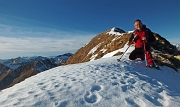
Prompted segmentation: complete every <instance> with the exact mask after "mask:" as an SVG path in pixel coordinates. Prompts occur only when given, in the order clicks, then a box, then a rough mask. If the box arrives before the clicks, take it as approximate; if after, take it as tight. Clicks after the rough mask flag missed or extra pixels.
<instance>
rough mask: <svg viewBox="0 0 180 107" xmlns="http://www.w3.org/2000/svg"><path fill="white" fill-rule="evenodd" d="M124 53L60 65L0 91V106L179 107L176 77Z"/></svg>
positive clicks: (178, 78) (174, 74) (178, 75)
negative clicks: (149, 67)
mask: <svg viewBox="0 0 180 107" xmlns="http://www.w3.org/2000/svg"><path fill="white" fill-rule="evenodd" d="M127 57H128V54H125V56H124V57H123V58H122V60H121V62H117V61H116V59H117V58H119V56H116V57H109V58H102V59H98V60H94V61H90V62H86V63H81V64H72V65H66V66H60V67H56V68H53V69H51V70H47V71H45V72H42V73H40V74H38V75H35V76H33V77H30V78H28V79H26V80H25V81H23V82H21V83H19V84H16V85H15V86H13V87H10V88H8V89H5V90H2V91H1V92H0V96H1V97H0V105H1V107H22V106H24V107H37V106H38V107H130V106H131V107H132V106H133V107H155V106H166V107H179V106H180V88H179V87H180V84H179V81H180V74H179V73H175V72H174V70H173V69H171V68H168V67H160V69H161V70H156V69H147V68H146V67H145V63H144V62H142V61H140V60H134V61H130V60H128V59H127Z"/></svg>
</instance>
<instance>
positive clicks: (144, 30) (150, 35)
mask: <svg viewBox="0 0 180 107" xmlns="http://www.w3.org/2000/svg"><path fill="white" fill-rule="evenodd" d="M135 35H136V38H134V36H135ZM142 37H146V45H148V44H149V42H153V41H155V37H154V35H153V33H152V32H151V30H150V29H148V28H146V25H142V30H141V31H139V30H135V31H134V33H133V34H132V36H131V37H130V40H129V43H130V44H131V43H133V42H135V43H136V44H135V48H141V47H143V45H144V42H143V40H142ZM133 38H134V39H133Z"/></svg>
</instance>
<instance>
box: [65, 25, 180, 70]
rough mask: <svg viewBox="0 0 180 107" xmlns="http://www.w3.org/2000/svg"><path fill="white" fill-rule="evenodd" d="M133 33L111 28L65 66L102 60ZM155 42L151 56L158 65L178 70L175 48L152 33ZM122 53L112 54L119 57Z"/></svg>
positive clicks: (82, 49) (125, 41) (84, 47)
mask: <svg viewBox="0 0 180 107" xmlns="http://www.w3.org/2000/svg"><path fill="white" fill-rule="evenodd" d="M132 32H133V31H130V32H125V31H124V30H122V29H119V28H112V29H110V30H107V31H105V32H103V33H100V34H98V35H97V36H95V37H94V38H92V40H91V41H90V42H89V43H88V44H86V45H85V46H83V47H82V48H80V49H79V50H78V51H77V52H76V53H75V54H73V55H72V56H71V57H70V58H69V59H68V60H67V61H66V63H65V64H76V63H83V62H87V61H90V60H96V59H99V58H102V57H103V56H104V55H106V54H107V53H110V52H112V51H115V50H118V49H120V48H122V47H124V45H125V44H127V43H128V40H129V38H130V36H131V35H132ZM153 34H154V36H155V38H156V41H155V42H154V43H153V44H152V48H153V51H152V54H153V57H154V60H155V61H156V62H157V64H158V65H161V66H164V65H165V66H169V67H171V68H173V69H174V70H176V71H177V70H178V69H179V68H180V60H178V59H177V58H176V57H175V56H178V55H180V52H179V51H178V50H177V48H176V47H175V46H174V45H172V44H171V43H170V42H169V41H167V40H166V39H165V38H163V37H162V36H160V35H159V34H157V33H153ZM121 54H122V52H117V53H116V54H114V56H116V55H121Z"/></svg>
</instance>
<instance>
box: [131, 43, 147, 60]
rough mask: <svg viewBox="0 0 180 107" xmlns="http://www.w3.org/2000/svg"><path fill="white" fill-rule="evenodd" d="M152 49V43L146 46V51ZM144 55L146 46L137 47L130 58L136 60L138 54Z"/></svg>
mask: <svg viewBox="0 0 180 107" xmlns="http://www.w3.org/2000/svg"><path fill="white" fill-rule="evenodd" d="M149 50H150V45H148V46H146V51H149ZM138 55H139V56H141V55H142V56H144V46H143V47H141V48H135V49H134V50H133V51H132V52H131V53H130V55H129V59H130V60H135V59H136V58H137V56H138Z"/></svg>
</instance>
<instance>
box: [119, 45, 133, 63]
mask: <svg viewBox="0 0 180 107" xmlns="http://www.w3.org/2000/svg"><path fill="white" fill-rule="evenodd" d="M130 46H131V45H129V46H128V48H127V49H126V50H125V52H124V53H123V54H122V55H121V57H120V58H119V59H117V61H118V62H120V60H121V58H122V57H123V56H124V54H125V53H126V51H127V50H128V49H129V47H130Z"/></svg>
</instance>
